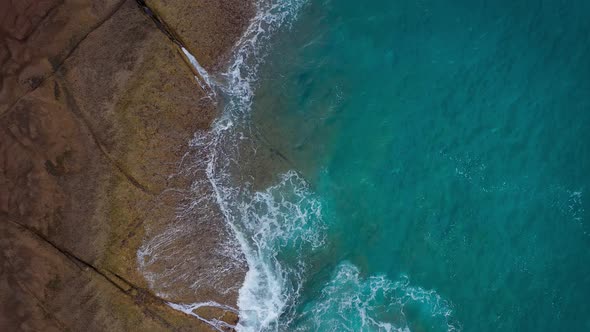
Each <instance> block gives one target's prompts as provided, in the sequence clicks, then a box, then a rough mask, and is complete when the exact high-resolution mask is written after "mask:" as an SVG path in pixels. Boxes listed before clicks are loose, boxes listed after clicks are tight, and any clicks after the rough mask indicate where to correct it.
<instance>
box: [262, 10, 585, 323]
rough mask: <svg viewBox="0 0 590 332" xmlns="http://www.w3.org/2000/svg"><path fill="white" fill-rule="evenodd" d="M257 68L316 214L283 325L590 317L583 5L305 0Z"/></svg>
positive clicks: (266, 112)
mask: <svg viewBox="0 0 590 332" xmlns="http://www.w3.org/2000/svg"><path fill="white" fill-rule="evenodd" d="M259 75H260V78H259V86H258V89H257V91H256V97H255V103H254V109H253V112H254V113H253V115H254V123H255V125H256V126H257V127H258V129H259V130H260V132H261V133H262V134H263V135H264V136H265V137H266V139H267V140H268V141H269V142H271V144H272V145H273V147H274V148H275V149H276V150H277V151H280V152H281V153H282V154H283V155H284V156H285V157H286V158H287V159H288V160H289V161H290V162H291V163H292V165H293V167H294V168H295V170H297V171H298V172H301V174H302V175H303V176H304V177H305V179H307V181H308V182H309V183H310V186H311V189H312V190H313V192H314V194H315V195H317V197H319V200H320V201H321V203H322V214H323V219H324V222H325V223H326V227H325V230H323V232H324V233H325V236H326V237H325V241H324V245H323V247H322V248H320V249H316V250H314V251H310V252H306V253H305V254H304V255H303V256H304V258H303V259H304V261H305V262H306V265H307V266H308V268H307V269H306V272H305V281H304V283H303V288H302V289H301V292H300V296H299V297H298V299H297V300H294V301H293V302H292V303H290V306H291V309H290V310H289V312H290V313H291V314H292V316H290V317H295V318H293V319H290V320H287V319H285V321H284V322H282V325H281V324H279V325H280V326H281V329H285V330H295V329H300V330H310V331H316V330H317V331H343V330H346V329H349V330H352V331H361V330H362V331H373V330H375V331H376V330H387V329H391V330H396V329H399V330H404V329H409V330H411V331H446V330H453V329H457V330H459V329H462V330H464V331H589V330H590V220H589V219H590V215H589V213H590V198H589V195H590V193H589V192H588V191H589V190H590V1H586V0H570V1H556V0H552V1H540V0H536V1H533V0H531V1H523V0H516V1H514V0H511V1H508V0H497V1H482V0H470V1H464V0H448V1H435V0H420V1H418V0H414V1H403V0H395V1H390V0H388V1H378V0H371V1H365V2H361V1H349V0H341V1H330V0H311V2H310V3H309V4H308V5H306V6H305V7H304V8H303V10H302V11H301V13H300V14H299V17H298V19H297V21H296V22H295V23H294V24H293V26H292V27H291V28H290V29H285V30H284V31H283V32H281V33H279V34H278V35H276V36H275V38H274V41H273V45H272V50H271V52H270V54H269V56H268V58H267V60H266V63H265V64H264V66H263V67H262V68H261V72H260V73H259ZM285 264H289V262H288V261H286V262H285ZM293 313H294V314H293Z"/></svg>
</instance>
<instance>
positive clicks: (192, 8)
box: [0, 0, 253, 331]
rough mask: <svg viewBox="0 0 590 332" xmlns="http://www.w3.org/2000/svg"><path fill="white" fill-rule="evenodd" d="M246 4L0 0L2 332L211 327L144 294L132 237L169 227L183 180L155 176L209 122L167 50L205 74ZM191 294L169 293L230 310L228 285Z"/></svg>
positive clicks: (212, 237)
mask: <svg viewBox="0 0 590 332" xmlns="http://www.w3.org/2000/svg"><path fill="white" fill-rule="evenodd" d="M138 4H139V5H138ZM144 6H146V7H144ZM146 8H147V10H146ZM252 11H253V8H252V5H251V4H250V3H249V2H246V1H245V0H242V1H240V0H223V1H206V0H195V1H189V0H162V1H146V2H144V1H132V0H123V1H121V0H104V1H92V0H0V330H1V331H82V330H85V331H165V330H181V331H184V330H187V331H188V330H204V331H207V330H211V327H210V326H209V325H207V324H205V323H204V322H202V321H200V320H198V319H196V318H195V317H192V316H189V315H186V314H183V313H181V312H179V311H175V310H173V309H171V308H170V307H169V306H167V305H166V304H165V300H166V301H171V300H175V298H172V299H170V298H166V299H162V298H161V297H160V296H158V295H156V292H155V291H154V290H152V289H150V288H149V287H148V283H147V282H146V280H145V279H144V277H143V275H142V274H141V273H140V272H139V271H138V266H137V256H136V255H137V250H138V248H139V247H140V246H141V243H142V241H143V239H144V235H145V230H146V229H147V228H149V227H159V225H163V224H167V223H170V222H173V220H174V219H175V213H176V210H177V207H178V204H179V201H180V200H181V199H182V197H178V195H176V196H174V195H167V194H166V193H167V191H168V190H169V189H171V188H175V189H177V188H183V187H186V186H188V185H189V184H190V182H191V181H192V179H189V178H186V177H184V178H183V177H182V176H178V177H172V178H171V177H170V175H171V174H175V173H177V172H178V167H179V163H180V160H181V158H182V157H183V155H185V153H186V150H187V142H188V141H189V140H190V138H191V137H192V135H193V133H194V132H195V131H196V130H198V129H204V128H207V127H208V126H209V125H210V123H211V121H212V120H213V119H214V117H215V115H216V113H217V108H216V106H215V104H214V103H213V102H212V101H211V100H210V99H208V98H205V97H206V95H205V92H204V91H203V90H202V89H201V88H200V87H199V85H198V84H197V83H196V81H195V79H194V74H193V72H192V70H191V67H190V66H189V65H188V63H187V61H186V59H185V58H183V56H182V54H181V52H179V47H178V43H181V44H182V45H183V46H185V47H186V48H187V49H189V50H190V51H191V53H193V54H195V55H196V57H197V59H199V61H200V62H201V64H202V65H203V66H204V67H205V68H207V69H208V70H212V71H214V70H218V69H219V68H221V67H222V66H223V62H224V61H225V60H226V59H227V58H228V54H229V52H230V50H231V47H232V45H233V44H234V43H235V42H236V40H237V39H238V38H239V36H240V34H241V32H242V31H243V29H244V27H245V25H246V24H247V23H248V20H249V17H250V15H252ZM150 15H152V16H153V17H150ZM154 18H157V19H154ZM159 23H162V24H164V29H163V26H162V24H159ZM207 222H208V225H209V226H208V227H207V228H206V229H200V230H196V231H195V234H194V235H193V236H194V237H195V242H197V243H199V246H200V248H201V249H202V250H203V251H207V250H209V248H210V247H212V246H215V245H218V237H220V236H223V234H221V233H222V232H223V229H224V227H223V225H222V221H221V220H220V219H215V218H214V219H212V220H209V221H207ZM199 257H200V256H199ZM215 259H219V257H214V256H212V257H209V260H211V261H214V260H215ZM211 266H212V263H211V262H210V261H203V263H202V266H201V267H196V268H201V269H207V268H210V267H211ZM242 277H243V271H241V270H237V271H235V273H234V274H233V277H232V278H231V280H230V281H228V283H234V284H235V283H239V282H241V278H242ZM199 291H200V292H201V293H200V294H192V293H187V294H184V295H183V296H180V297H182V299H180V300H182V301H190V300H193V299H199V300H202V299H203V298H212V299H213V300H215V301H218V302H220V303H223V304H225V305H228V306H232V307H235V304H236V292H235V291H234V292H228V293H224V294H222V293H220V292H219V291H218V290H216V289H214V288H212V287H207V285H203V286H202V287H200V288H199ZM175 296H176V295H175ZM176 297H179V296H176ZM215 310H217V309H211V310H210V312H209V314H211V315H217V316H219V317H221V316H223V318H222V319H223V320H226V321H228V322H229V323H230V324H234V323H235V321H236V319H237V317H236V316H235V314H233V313H231V312H220V313H215ZM205 313H206V312H205ZM205 313H203V314H205Z"/></svg>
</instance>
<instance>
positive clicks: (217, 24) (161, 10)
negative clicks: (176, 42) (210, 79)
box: [146, 0, 255, 69]
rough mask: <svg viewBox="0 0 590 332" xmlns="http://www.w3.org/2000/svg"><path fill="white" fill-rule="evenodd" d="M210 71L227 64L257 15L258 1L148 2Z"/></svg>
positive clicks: (183, 0)
mask: <svg viewBox="0 0 590 332" xmlns="http://www.w3.org/2000/svg"><path fill="white" fill-rule="evenodd" d="M146 3H147V4H148V5H149V6H150V8H152V9H153V10H154V11H155V12H156V13H158V15H159V16H160V17H161V18H162V19H163V20H164V21H165V22H166V23H167V24H168V26H169V27H170V28H171V29H172V30H173V31H175V32H176V37H177V38H179V39H180V40H181V41H182V42H183V43H184V44H185V45H186V48H187V49H189V51H190V52H191V53H192V54H193V55H195V56H196V57H197V59H199V62H200V64H201V65H202V66H203V67H205V68H206V69H214V68H217V67H219V66H220V65H221V64H223V63H224V62H225V61H226V60H227V57H228V55H229V51H230V50H231V47H232V46H233V45H234V44H235V42H236V41H237V40H238V39H239V37H240V36H241V34H242V32H243V30H244V27H245V25H246V24H248V21H249V19H250V17H252V15H253V14H254V10H255V8H254V1H246V0H242V1H239V0H238V1H236V0H216V1H209V0H194V1H186V0H146Z"/></svg>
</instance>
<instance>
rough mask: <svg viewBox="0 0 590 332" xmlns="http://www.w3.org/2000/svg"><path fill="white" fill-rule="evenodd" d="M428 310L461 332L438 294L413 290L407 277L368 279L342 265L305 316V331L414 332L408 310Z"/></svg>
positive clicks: (349, 264) (431, 314) (351, 266)
mask: <svg viewBox="0 0 590 332" xmlns="http://www.w3.org/2000/svg"><path fill="white" fill-rule="evenodd" d="M410 305H413V306H420V307H421V308H424V310H426V312H427V313H428V315H429V316H430V317H429V318H430V319H433V320H434V321H437V322H439V324H442V326H443V327H444V328H446V330H447V331H458V330H460V325H459V324H458V323H456V322H454V320H453V318H452V313H453V311H452V306H451V304H450V303H449V302H447V301H446V300H444V299H443V298H442V297H441V296H440V295H438V294H437V292H436V291H434V290H426V289H424V288H421V287H417V286H412V285H411V283H410V280H409V278H408V277H406V276H402V277H401V278H400V280H398V281H395V282H393V281H391V280H389V279H388V278H386V277H385V276H384V275H373V276H370V277H368V278H366V279H364V278H362V277H361V276H360V272H359V270H358V268H357V267H356V266H354V265H353V264H351V263H349V262H344V263H341V264H340V265H339V266H338V267H337V269H336V272H335V274H334V275H333V277H332V279H331V280H330V281H329V282H328V283H327V284H326V286H325V287H324V288H323V289H322V291H321V295H320V296H319V297H318V298H317V299H316V300H315V301H314V302H313V303H312V304H311V305H309V306H308V308H306V309H308V310H307V311H306V313H304V317H303V320H304V321H305V323H304V324H303V326H301V327H299V330H301V331H308V330H311V331H320V330H321V331H397V332H408V331H410V322H408V321H407V318H406V310H407V307H408V306H410Z"/></svg>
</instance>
